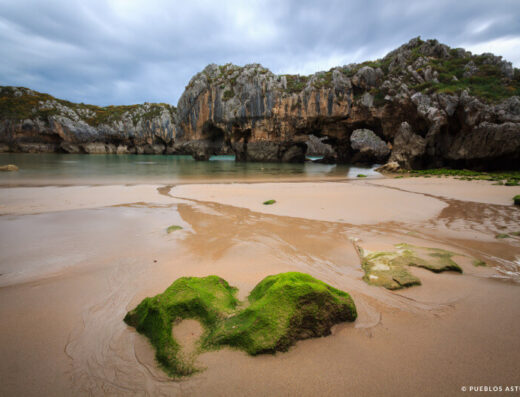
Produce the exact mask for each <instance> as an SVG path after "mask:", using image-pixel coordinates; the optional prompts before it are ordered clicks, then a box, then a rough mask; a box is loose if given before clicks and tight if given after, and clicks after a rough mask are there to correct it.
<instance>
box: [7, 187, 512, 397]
mask: <svg viewBox="0 0 520 397" xmlns="http://www.w3.org/2000/svg"><path fill="white" fill-rule="evenodd" d="M516 194H520V188H518V187H506V186H496V185H493V184H492V183H490V182H486V181H459V180H455V179H451V178H439V179H437V178H403V179H391V178H381V179H370V178H369V179H366V180H360V179H358V180H343V181H330V180H328V181H312V182H307V181H304V182H274V181H270V182H261V183H219V184H207V183H206V184H194V183H191V184H179V185H175V186H174V185H163V184H148V185H146V184H140V185H132V186H128V185H122V184H121V185H103V186H91V185H86V186H60V187H57V186H26V187H1V188H0V234H1V239H0V314H1V316H2V322H1V323H0V335H1V338H0V355H1V356H2V358H3V359H2V360H1V362H0V378H1V379H2V381H1V386H0V395H5V396H13V395H20V396H21V395H23V396H37V395H38V396H40V395H150V396H161V395H165V396H166V395H168V396H171V395H175V396H177V395H178V396H208V395H215V396H235V395H236V396H273V395H287V396H289V395H300V396H316V395H321V396H339V395H356V396H374V395H389V396H438V395H459V394H461V395H463V394H467V393H464V392H463V391H462V387H463V386H467V387H469V386H479V385H487V386H495V385H501V386H502V387H505V386H511V385H519V384H520V377H519V375H518V373H519V371H518V369H519V366H518V362H519V360H520V237H518V236H515V235H511V237H509V238H503V239H497V238H496V235H497V234H501V233H502V234H505V233H514V232H518V231H520V210H519V209H518V207H515V206H513V205H512V200H511V198H512V197H513V196H514V195H516ZM269 199H274V200H276V204H274V205H263V204H262V203H263V202H264V201H266V200H269ZM170 225H180V226H182V227H183V229H182V230H179V231H176V232H174V233H170V234H168V233H167V232H166V228H167V227H168V226H170ZM354 241H355V242H357V244H360V245H362V246H363V247H364V248H366V249H369V250H373V251H375V250H384V249H388V248H389V247H392V246H393V245H394V244H398V243H408V244H413V245H416V246H423V247H436V248H444V249H449V250H451V251H454V252H455V253H457V256H456V259H457V263H459V264H460V266H461V267H462V269H463V274H458V273H454V272H444V273H440V274H434V273H432V272H429V271H427V270H425V269H419V268H417V269H416V268H414V269H413V274H415V275H416V276H418V277H420V279H421V281H422V285H421V286H417V287H413V288H408V289H403V290H398V291H389V290H386V289H384V288H380V287H376V286H369V285H367V284H366V283H365V282H364V281H363V280H362V276H363V271H362V269H361V266H360V257H359V254H358V252H357V250H356V248H355V246H354V243H353V242H354ZM474 258H476V259H479V260H482V261H485V262H486V263H487V264H488V266H486V267H475V266H474V265H473V263H472V260H473V259H474ZM285 271H300V272H305V273H309V274H311V275H312V276H314V277H317V278H319V279H321V280H323V281H325V282H327V283H329V284H331V285H332V286H334V287H336V288H339V289H342V290H344V291H347V292H349V293H350V294H351V295H352V297H353V299H354V301H355V303H356V306H357V310H358V314H359V317H358V319H357V320H356V321H355V322H354V323H344V324H339V325H337V326H335V327H333V330H332V335H330V336H327V337H323V338H315V339H307V340H303V341H299V342H297V344H296V345H295V346H293V347H292V348H291V349H290V350H289V351H288V352H287V353H277V354H275V355H265V354H264V355H259V356H256V357H252V356H248V355H247V354H246V353H244V352H240V351H237V350H232V349H223V350H220V351H215V352H209V353H203V354H201V355H200V356H198V358H197V360H198V363H199V364H200V365H201V366H202V367H204V368H205V370H204V371H203V372H201V373H198V374H195V375H194V376H191V377H189V378H186V379H183V380H180V381H173V380H171V379H169V378H168V377H167V376H166V375H165V374H164V373H163V372H162V371H161V370H160V369H159V368H158V367H157V365H156V363H155V361H154V352H153V349H152V347H151V346H150V344H149V343H148V340H147V339H146V338H145V337H144V336H142V335H140V334H138V333H137V332H136V331H135V329H134V328H131V327H129V326H127V325H126V324H125V323H124V322H123V317H124V316H125V314H126V312H127V311H128V310H130V309H132V308H134V307H135V305H136V304H138V303H139V302H140V301H141V300H142V299H143V298H145V297H147V296H152V295H156V294H158V293H161V292H163V291H164V290H165V289H166V288H167V287H168V286H169V285H170V284H171V283H172V282H173V281H174V280H175V279H177V278H179V277H182V276H206V275H211V274H216V275H219V276H220V277H222V278H224V279H226V280H227V281H228V282H229V283H230V284H231V285H233V286H236V287H238V288H239V298H240V299H244V298H245V297H246V296H247V295H248V293H249V292H250V291H251V289H252V288H253V287H254V286H255V285H256V284H257V283H258V282H259V281H260V280H261V279H262V278H264V277H265V276H267V275H271V274H277V273H281V272H285ZM173 332H174V334H175V335H176V336H177V338H178V339H179V340H180V341H181V342H183V343H185V344H186V346H187V347H186V348H187V349H189V348H190V347H189V346H190V345H193V344H194V343H195V341H196V339H197V337H198V335H200V332H201V329H200V325H199V324H198V323H197V322H196V321H193V320H189V321H188V320H186V321H184V322H182V323H181V324H179V325H177V326H175V327H174V329H173ZM517 393H519V392H517ZM509 394H513V395H514V394H515V393H509Z"/></svg>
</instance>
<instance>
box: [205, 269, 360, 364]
mask: <svg viewBox="0 0 520 397" xmlns="http://www.w3.org/2000/svg"><path fill="white" fill-rule="evenodd" d="M248 301H249V306H248V307H247V308H245V309H244V310H242V311H241V312H239V313H237V314H236V315H235V316H233V317H231V318H229V319H228V320H226V321H225V322H223V323H221V324H220V325H219V327H218V328H217V329H216V330H215V331H214V332H213V333H212V334H211V335H210V340H211V343H213V344H216V345H229V346H232V347H236V348H239V349H241V350H244V351H246V352H248V353H249V354H252V355H256V354H259V353H268V352H275V351H286V350H287V349H288V348H289V347H290V346H291V345H292V344H293V343H294V341H296V340H298V339H305V338H310V337H318V336H324V335H329V334H330V328H331V327H332V325H334V324H337V323H339V322H343V321H354V320H355V319H356V317H357V312H356V306H355V305H354V301H353V300H352V298H351V297H350V295H349V294H347V293H346V292H343V291H340V290H337V289H335V288H333V287H331V286H330V285H327V284H325V283H324V282H322V281H320V280H317V279H315V278H314V277H311V276H309V275H308V274H303V273H297V272H290V273H282V274H278V275H275V276H268V277H266V278H265V279H263V280H262V281H261V282H260V283H259V284H258V285H257V286H256V287H255V288H254V289H253V291H251V294H250V295H249V298H248Z"/></svg>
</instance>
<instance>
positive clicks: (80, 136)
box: [0, 87, 176, 154]
mask: <svg viewBox="0 0 520 397" xmlns="http://www.w3.org/2000/svg"><path fill="white" fill-rule="evenodd" d="M175 118H176V109H175V107H173V106H170V105H167V104H150V103H145V104H142V105H131V106H108V107H104V108H103V107H98V106H93V105H84V104H76V103H71V102H68V101H63V100H60V99H57V98H54V97H52V96H50V95H47V94H42V93H39V92H36V91H33V90H29V89H27V88H17V87H0V144H1V145H2V146H3V147H2V148H0V150H1V151H14V152H65V153H90V154H111V153H121V154H123V153H125V154H126V153H154V154H160V153H163V152H164V151H165V147H166V145H171V144H173V142H174V140H175V124H176V121H175Z"/></svg>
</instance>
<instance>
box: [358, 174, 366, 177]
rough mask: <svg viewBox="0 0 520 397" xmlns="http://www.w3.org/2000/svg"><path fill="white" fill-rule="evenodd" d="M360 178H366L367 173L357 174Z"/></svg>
mask: <svg viewBox="0 0 520 397" xmlns="http://www.w3.org/2000/svg"><path fill="white" fill-rule="evenodd" d="M357 177H358V178H366V177H367V176H366V175H365V174H357Z"/></svg>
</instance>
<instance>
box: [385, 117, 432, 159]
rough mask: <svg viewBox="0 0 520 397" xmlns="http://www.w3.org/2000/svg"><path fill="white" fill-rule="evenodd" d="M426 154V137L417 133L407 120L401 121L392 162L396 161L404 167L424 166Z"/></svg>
mask: <svg viewBox="0 0 520 397" xmlns="http://www.w3.org/2000/svg"><path fill="white" fill-rule="evenodd" d="M425 155H426V139H424V138H423V137H421V136H420V135H417V134H415V133H414V132H413V131H412V128H411V127H410V124H408V123H407V122H406V121H404V122H403V123H401V126H400V127H399V131H398V132H397V134H396V136H395V139H394V148H393V151H392V156H391V157H390V162H396V163H397V164H399V166H400V167H401V168H404V169H417V168H422V167H423V164H424V162H425Z"/></svg>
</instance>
